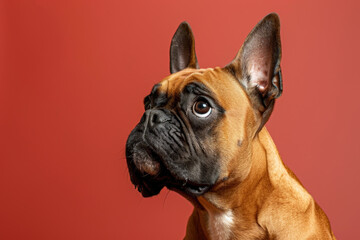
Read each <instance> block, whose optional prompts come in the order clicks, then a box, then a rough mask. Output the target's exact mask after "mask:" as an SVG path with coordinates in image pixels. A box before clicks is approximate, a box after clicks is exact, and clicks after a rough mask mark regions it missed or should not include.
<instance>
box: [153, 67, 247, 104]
mask: <svg viewBox="0 0 360 240" xmlns="http://www.w3.org/2000/svg"><path fill="white" fill-rule="evenodd" d="M192 83H196V84H198V86H200V87H201V88H203V90H204V91H205V92H208V93H209V94H210V95H211V97H213V98H215V99H216V100H217V101H218V103H219V104H220V105H221V106H222V107H223V108H225V109H230V108H231V105H233V104H234V103H235V102H236V101H235V102H234V99H241V98H246V99H247V97H246V93H245V92H244V90H243V89H242V87H241V86H240V84H239V82H238V81H237V80H236V79H235V78H234V77H233V76H232V75H231V74H229V73H227V72H226V71H224V70H223V69H222V68H219V67H216V68H208V69H190V68H188V69H184V70H182V71H180V72H177V73H174V74H172V75H170V76H168V77H166V78H165V79H163V80H162V81H161V82H160V83H158V84H156V85H155V86H154V87H153V89H152V93H151V95H152V97H153V98H154V101H155V102H154V105H167V106H172V105H173V104H176V102H177V99H178V98H177V97H178V96H179V95H180V94H181V92H183V90H184V88H185V87H187V86H189V85H191V84H192Z"/></svg>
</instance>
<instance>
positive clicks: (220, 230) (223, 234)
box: [208, 210, 234, 240]
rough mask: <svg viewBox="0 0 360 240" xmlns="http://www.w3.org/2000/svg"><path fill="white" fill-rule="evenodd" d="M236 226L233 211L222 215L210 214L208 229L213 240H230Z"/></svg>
mask: <svg viewBox="0 0 360 240" xmlns="http://www.w3.org/2000/svg"><path fill="white" fill-rule="evenodd" d="M233 224H234V216H233V212H232V211H231V210H227V211H224V212H221V213H210V214H209V222H208V228H209V232H210V236H211V240H228V239H230V236H231V227H232V226H233Z"/></svg>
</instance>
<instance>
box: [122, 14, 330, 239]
mask: <svg viewBox="0 0 360 240" xmlns="http://www.w3.org/2000/svg"><path fill="white" fill-rule="evenodd" d="M280 60H281V43H280V23H279V18H278V16H277V15H276V14H269V15H267V16H266V17H265V18H264V19H262V20H261V21H260V22H259V23H258V24H257V25H256V26H255V28H254V29H253V30H252V31H251V32H250V34H249V35H248V37H247V38H246V40H245V42H244V44H243V46H242V47H241V49H240V50H239V52H238V53H237V55H236V57H235V59H234V60H233V61H232V62H231V63H229V64H228V65H227V66H225V67H222V68H221V67H215V68H208V69H201V68H199V65H198V62H197V57H196V53H195V41H194V37H193V34H192V31H191V29H190V26H189V24H188V23H186V22H183V23H181V24H180V26H179V27H178V29H177V31H176V33H175V35H174V36H173V39H172V41H171V46H170V72H171V75H169V76H168V77H166V78H165V79H163V80H162V81H161V82H160V83H158V84H156V85H155V86H154V87H153V89H152V90H151V93H150V94H149V95H148V96H146V97H145V99H144V106H145V113H144V115H143V117H142V118H141V120H140V122H139V123H138V124H137V126H136V127H135V128H134V129H133V131H132V132H131V134H130V136H129V138H128V141H127V144H126V158H127V164H128V168H129V172H130V178H131V181H132V183H133V184H134V185H135V186H136V187H137V189H138V190H139V192H141V194H142V195H143V196H144V197H150V196H153V195H156V194H158V193H159V192H160V190H161V189H162V188H163V187H167V188H168V189H170V190H173V191H176V192H178V193H179V194H181V195H182V196H184V197H185V198H186V199H187V200H189V201H190V202H191V203H192V204H193V205H194V211H193V213H192V215H191V216H190V219H189V221H188V225H187V230H186V236H185V239H212V240H220V239H246V240H251V239H276V240H281V239H282V240H289V239H294V240H299V239H335V237H334V235H333V233H332V231H331V228H330V223H329V221H328V218H327V217H326V215H325V213H324V212H323V211H322V210H321V208H320V207H319V206H318V205H317V203H316V202H315V201H314V199H313V198H312V197H311V196H310V194H309V193H308V192H307V191H306V190H305V189H304V187H303V186H302V185H301V183H300V182H299V181H298V179H297V178H296V177H295V175H294V174H293V173H292V172H291V171H290V170H289V169H288V168H287V167H286V166H285V165H284V164H283V162H282V160H281V158H280V156H279V153H278V151H277V149H276V146H275V144H274V143H273V141H272V139H271V137H270V135H269V133H268V131H267V130H266V128H265V126H264V125H265V123H266V122H267V120H268V119H269V117H270V115H271V112H272V111H273V108H274V104H275V100H276V99H277V98H278V97H280V96H281V93H282V76H281V68H280ZM159 231H160V229H159Z"/></svg>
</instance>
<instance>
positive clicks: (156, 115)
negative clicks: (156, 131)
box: [149, 110, 170, 124]
mask: <svg viewBox="0 0 360 240" xmlns="http://www.w3.org/2000/svg"><path fill="white" fill-rule="evenodd" d="M149 120H150V124H156V123H164V122H167V121H169V120H170V118H169V117H168V116H167V115H166V114H165V113H164V112H163V111H161V110H152V111H151V113H150V119H149Z"/></svg>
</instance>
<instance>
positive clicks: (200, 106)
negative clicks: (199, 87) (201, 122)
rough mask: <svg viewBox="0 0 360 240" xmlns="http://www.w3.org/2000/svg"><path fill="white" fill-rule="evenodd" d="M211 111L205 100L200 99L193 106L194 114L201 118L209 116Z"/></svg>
mask: <svg viewBox="0 0 360 240" xmlns="http://www.w3.org/2000/svg"><path fill="white" fill-rule="evenodd" d="M211 110H212V108H211V107H210V104H209V103H208V102H207V101H206V100H205V99H199V100H197V101H196V102H195V103H194V105H193V113H194V114H195V115H196V116H198V117H200V118H206V117H207V116H209V115H210V113H211Z"/></svg>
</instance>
